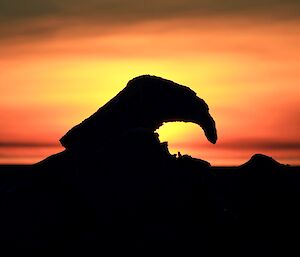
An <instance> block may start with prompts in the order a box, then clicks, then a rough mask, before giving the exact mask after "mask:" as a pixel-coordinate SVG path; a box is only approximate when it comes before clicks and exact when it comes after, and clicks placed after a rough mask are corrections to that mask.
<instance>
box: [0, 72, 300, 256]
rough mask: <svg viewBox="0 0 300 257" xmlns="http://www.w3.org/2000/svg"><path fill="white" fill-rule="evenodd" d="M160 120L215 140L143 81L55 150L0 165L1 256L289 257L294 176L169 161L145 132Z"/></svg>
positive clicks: (197, 113)
mask: <svg viewBox="0 0 300 257" xmlns="http://www.w3.org/2000/svg"><path fill="white" fill-rule="evenodd" d="M168 121H186V122H194V123H196V124H198V125H200V126H201V127H202V129H203V130H204V133H205V135H206V137H207V139H208V140H209V141H210V142H212V143H215V142H216V141H217V132H216V128H215V122H214V120H213V118H212V117H211V116H210V114H209V110H208V106H207V105H206V103H205V102H204V101H203V100H202V99H200V98H199V97H197V96H196V94H195V93H194V92H193V91H192V90H190V89H189V88H188V87H184V86H181V85H179V84H176V83H174V82H171V81H168V80H165V79H162V78H158V77H154V76H148V75H146V76H140V77H137V78H135V79H133V80H131V81H130V82H129V83H128V85H127V86H126V87H125V89H124V90H123V91H121V92H120V93H119V94H118V95H117V96H116V97H115V98H113V99H112V100H111V101H110V102H108V103H107V104H106V105H104V106H103V107H102V108H100V109H99V110H98V111H97V112H96V113H95V114H93V115H92V116H91V117H89V118H88V119H86V120H85V121H83V122H82V123H81V124H79V125H77V126H75V127H74V128H72V129H71V130H70V131H69V132H68V133H67V134H66V135H65V136H64V137H63V138H62V139H61V143H62V145H63V146H64V147H65V148H66V150H65V151H63V152H61V153H59V154H56V155H54V156H50V157H49V158H47V159H46V160H44V161H42V162H40V163H38V164H35V165H32V166H23V167H22V166H11V167H9V166H2V167H0V251H1V253H2V255H3V256H24V255H25V256H27V255H28V256H78V257H79V256H82V257H89V256H115V255H116V256H120V255H122V256H123V255H131V256H162V255H163V256H171V255H174V254H176V255H181V256H204V257H209V256H218V257H219V256H230V257H259V256H264V257H268V256H270V257H271V256H272V257H273V256H274V257H275V256H278V257H283V256H284V257H290V256H300V249H299V247H298V246H299V235H298V234H299V233H298V232H299V231H300V218H299V217H300V208H299V199H300V198H299V197H300V169H299V168H297V167H290V166H288V165H282V164H280V163H278V162H276V161H275V160H273V159H272V158H271V157H267V156H265V155H261V154H258V155H254V156H253V157H252V158H251V160H250V161H249V162H247V163H245V164H243V165H241V166H239V167H232V168H216V167H211V166H210V164H209V163H207V162H205V161H202V160H198V159H194V158H192V157H190V156H186V155H183V156H173V155H171V154H170V153H169V151H168V148H167V144H166V143H161V142H160V141H159V139H158V135H157V134H156V133H155V130H156V129H157V128H158V127H159V126H161V125H162V124H163V123H164V122H168Z"/></svg>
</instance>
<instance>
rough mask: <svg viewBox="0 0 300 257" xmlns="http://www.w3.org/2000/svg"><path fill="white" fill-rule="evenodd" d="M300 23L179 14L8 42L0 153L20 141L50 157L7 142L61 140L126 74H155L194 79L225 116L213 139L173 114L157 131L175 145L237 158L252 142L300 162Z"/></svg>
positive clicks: (220, 158)
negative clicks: (239, 145) (100, 30)
mask: <svg viewBox="0 0 300 257" xmlns="http://www.w3.org/2000/svg"><path fill="white" fill-rule="evenodd" d="M298 27H299V24H298V23H291V22H290V23H288V22H287V23H282V24H260V23H259V22H254V23H253V24H251V23H247V21H246V20H243V19H242V18H241V20H240V21H235V22H234V21H229V22H224V20H223V19H220V23H217V22H216V21H215V20H214V21H211V20H185V21H183V20H179V21H177V20H172V21H165V22H163V21H161V22H155V23H144V24H137V25H132V26H131V27H128V28H127V29H126V28H122V29H120V31H113V32H111V33H107V34H105V35H101V36H99V35H92V34H91V35H83V34H79V36H78V37H75V36H73V37H71V38H68V39H66V38H64V37H62V36H61V35H57V36H54V37H53V38H51V39H49V40H45V41H43V40H41V41H33V42H27V43H23V44H22V43H20V44H10V42H8V43H6V44H5V43H3V46H2V49H0V53H1V56H2V58H1V60H0V69H1V77H0V90H1V96H0V97H1V98H0V108H1V116H0V120H1V126H0V142H3V143H2V147H1V148H0V163H1V162H2V163H4V162H14V163H16V162H19V163H20V162H24V160H25V159H24V158H23V157H21V153H22V151H23V153H24V156H27V162H35V161H37V160H40V159H42V158H44V157H46V156H47V155H48V154H49V153H51V150H49V149H48V150H47V151H42V150H41V149H37V148H38V147H37V148H36V150H34V149H30V154H26V149H23V150H22V151H21V150H20V149H15V150H12V147H11V146H9V142H27V141H30V142H37V143H38V142H41V143H47V144H48V143H51V144H54V145H55V144H57V146H58V147H59V143H58V140H59V138H60V137H61V136H62V135H63V134H64V133H66V131H68V130H69V129H70V128H71V127H73V126H74V125H76V124H77V123H79V122H81V121H82V120H83V119H85V118H87V117H88V116H90V115H91V114H92V113H94V112H95V111H96V110H97V109H98V108H99V107H101V106H102V105H103V104H105V103H106V102H107V101H109V100H110V99H111V98H112V97H114V96H115V95H116V94H117V93H118V92H119V91H120V90H122V89H123V88H124V87H125V85H126V83H127V82H128V80H130V79H132V78H133V77H136V76H138V75H142V74H153V75H156V76H161V77H164V78H167V79H170V80H173V81H175V82H177V83H180V84H183V85H186V86H189V87H190V88H192V89H193V90H194V91H195V92H196V93H197V95H198V96H199V97H201V98H203V99H204V100H205V101H206V102H207V103H208V105H209V106H210V113H211V114H212V116H213V117H214V118H215V120H216V122H217V129H218V133H219V142H218V143H217V145H215V146H211V145H210V144H209V143H208V142H206V139H205V137H204V135H203V132H201V128H199V127H198V126H196V125H193V124H187V123H178V124H177V123H176V124H166V125H165V126H163V127H162V128H161V129H160V130H159V133H160V136H161V138H162V139H161V140H167V141H170V143H169V145H170V149H171V151H173V152H175V153H176V152H177V151H178V150H180V149H182V150H181V152H182V153H183V154H184V153H187V154H191V155H193V156H195V157H201V158H207V159H208V160H209V161H211V162H212V164H238V163H241V161H243V160H246V159H247V158H248V157H250V156H249V155H250V154H251V152H253V153H256V152H266V153H269V154H270V155H273V154H274V155H276V157H278V158H279V161H286V162H289V163H293V164H300V150H299V148H297V143H299V142H300V137H299V128H300V127H299V125H300V124H299V121H298V117H299V98H300V89H299V84H300V78H299V72H300V70H299V67H300V64H299V60H300V58H299V57H300V55H299V53H300V36H299V35H300V34H299V33H295V32H296V31H297V28H298ZM201 133H202V134H201ZM202 135H203V137H202ZM239 140H241V142H242V141H243V140H244V141H247V140H248V141H249V140H254V141H255V140H256V141H257V140H261V141H267V142H270V141H272V142H275V143H276V142H278V143H279V144H281V143H282V142H287V143H286V144H285V145H286V146H287V147H288V149H282V151H281V152H280V153H279V151H278V150H276V149H273V150H272V151H271V150H270V149H269V148H268V149H267V148H263V147H260V146H259V144H258V146H257V147H256V148H255V147H254V148H251V149H250V148H249V149H248V150H245V149H243V150H242V149H241V150H238V149H233V148H231V147H230V142H236V141H239ZM195 141H197V142H198V143H197V144H195ZM291 142H295V144H294V145H292V146H291V145H289V144H290V143H291ZM225 145H226V147H225ZM281 145H283V144H281ZM8 148H9V149H10V150H9V151H8V150H7V149H8ZM59 149H60V148H59ZM266 149H267V150H266ZM27 150H28V149H27ZM204 150H205V151H204ZM53 151H54V150H53ZM8 152H9V153H10V154H9V156H7V155H8V154H7V153H8ZM287 152H289V155H287V154H286V153H287ZM14 153H15V154H14ZM53 153H54V152H53ZM230 156H232V158H231V159H230ZM288 156H290V158H289V157H288Z"/></svg>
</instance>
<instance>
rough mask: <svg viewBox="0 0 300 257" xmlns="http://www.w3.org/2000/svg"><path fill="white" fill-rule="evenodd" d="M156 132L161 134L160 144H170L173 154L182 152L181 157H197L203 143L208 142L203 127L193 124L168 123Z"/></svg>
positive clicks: (169, 147) (170, 150)
mask: <svg viewBox="0 0 300 257" xmlns="http://www.w3.org/2000/svg"><path fill="white" fill-rule="evenodd" d="M155 132H157V133H158V134H159V140H160V142H168V149H169V152H170V153H171V154H177V153H178V152H180V153H181V155H184V154H187V155H190V156H192V157H197V156H199V153H198V152H200V151H201V141H203V140H206V139H205V136H204V133H203V131H202V129H201V127H200V126H198V125H197V124H194V123H191V122H167V123H164V124H163V125H162V126H161V127H160V128H159V129H157V130H156V131H155ZM198 146H199V147H198Z"/></svg>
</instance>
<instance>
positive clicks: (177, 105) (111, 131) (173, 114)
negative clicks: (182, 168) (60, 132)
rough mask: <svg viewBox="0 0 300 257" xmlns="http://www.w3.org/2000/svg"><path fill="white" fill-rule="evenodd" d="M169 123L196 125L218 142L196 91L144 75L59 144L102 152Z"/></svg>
mask: <svg viewBox="0 0 300 257" xmlns="http://www.w3.org/2000/svg"><path fill="white" fill-rule="evenodd" d="M169 121H185V122H193V123H196V124H198V125H200V126H201V127H202V128H203V130H204V132H205V135H206V137H207V139H208V140H209V141H210V142H212V143H216V141H217V132H216V128H215V122H214V120H213V118H212V117H211V116H210V115H209V112H208V106H207V104H206V103H205V102H204V101H203V100H202V99H200V98H199V97H197V96H196V93H195V92H194V91H192V90H191V89H189V88H188V87H185V86H182V85H179V84H177V83H174V82H172V81H170V80H166V79H163V78H160V77H156V76H150V75H144V76H139V77H136V78H134V79H132V80H130V81H129V82H128V84H127V86H126V87H125V89H124V90H122V91H121V92H120V93H119V94H118V95H117V96H115V97H114V98H113V99H112V100H111V101H109V102H108V103H107V104H105V105H104V106H103V107H101V108H100V109H99V110H98V111H97V112H96V113H94V114H93V115H92V116H90V117H89V118H87V119H86V120H84V121H83V122H82V123H80V124H79V125H77V126H75V127H74V128H72V129H71V130H70V131H69V132H68V133H67V134H66V135H65V136H63V137H62V138H61V140H60V142H61V144H62V145H63V146H64V147H65V148H66V149H68V150H75V149H77V150H79V149H80V150H81V149H84V151H86V150H87V149H90V148H93V147H95V148H97V149H99V148H100V147H102V146H105V145H107V144H112V142H113V141H118V140H119V138H120V137H124V136H125V137H126V133H131V131H132V130H135V129H144V130H149V131H151V132H154V131H155V130H156V129H157V128H159V127H160V126H161V125H162V124H163V123H164V122H169Z"/></svg>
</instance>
